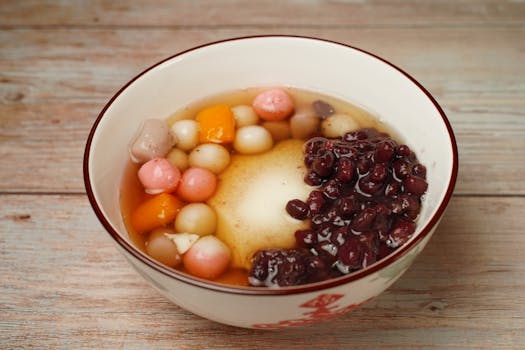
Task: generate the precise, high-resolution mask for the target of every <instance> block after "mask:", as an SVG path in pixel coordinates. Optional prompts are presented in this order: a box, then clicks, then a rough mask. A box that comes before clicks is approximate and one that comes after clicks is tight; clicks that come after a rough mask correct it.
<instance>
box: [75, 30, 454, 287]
mask: <svg viewBox="0 0 525 350" xmlns="http://www.w3.org/2000/svg"><path fill="white" fill-rule="evenodd" d="M261 38H263V39H264V38H289V39H306V40H314V41H321V42H323V43H329V44H335V45H340V46H343V47H345V48H349V49H352V50H356V51H359V52H361V53H363V54H365V55H367V56H369V57H371V58H373V59H376V60H379V61H381V62H383V63H385V64H387V65H389V66H390V67H392V68H394V69H395V70H397V71H398V72H399V73H401V74H402V75H404V76H405V77H406V78H408V79H409V80H410V81H411V82H412V83H413V84H414V85H416V86H417V87H418V88H419V89H420V90H421V91H422V92H423V93H424V94H425V95H426V96H427V98H428V99H429V100H430V101H431V102H432V104H433V105H434V107H435V108H436V110H437V111H438V112H439V114H440V116H441V118H442V119H443V123H444V125H445V126H446V129H447V132H448V136H449V138H450V145H451V148H452V173H451V177H450V179H449V182H448V185H447V190H446V193H445V196H444V198H443V200H442V201H441V203H440V204H439V206H438V208H437V210H436V211H435V213H434V215H433V216H432V217H431V218H430V220H429V221H428V223H427V224H426V225H425V226H424V227H423V228H422V229H421V231H420V233H419V235H418V236H417V237H415V239H413V240H410V241H409V242H407V243H406V244H404V245H402V246H401V247H400V248H398V249H397V250H395V251H394V252H392V253H391V254H390V255H388V256H387V257H385V258H383V259H382V260H379V261H378V262H376V263H374V264H372V265H370V266H368V267H366V268H364V269H361V270H358V271H356V272H353V273H350V274H347V275H344V276H340V277H337V278H333V279H329V280H326V281H322V282H317V283H311V284H305V285H298V286H291V287H280V288H261V287H243V286H232V285H227V284H219V283H214V282H210V281H207V280H204V279H201V278H198V277H193V276H191V275H189V274H186V273H183V272H180V271H177V270H175V269H171V268H169V267H167V266H165V265H163V264H161V263H158V262H157V261H155V260H154V259H152V258H150V257H149V256H148V255H146V254H145V253H143V252H141V251H140V250H139V249H138V248H136V247H135V246H134V245H133V244H131V243H129V242H127V241H126V240H125V239H123V238H122V237H121V236H120V234H119V233H118V232H116V230H114V229H113V227H112V225H111V224H110V223H109V221H108V220H107V219H106V218H105V216H104V214H103V212H102V210H101V208H100V206H99V204H98V203H97V201H96V199H95V195H94V193H93V188H92V186H91V178H90V174H89V159H90V153H91V144H92V141H93V137H94V135H95V133H96V131H97V128H98V125H99V124H100V122H101V120H102V118H104V115H105V113H106V111H107V110H108V108H109V107H110V106H111V105H112V104H113V102H114V101H115V100H116V99H117V98H118V97H119V96H120V94H121V93H122V92H124V91H125V90H126V89H127V88H128V87H129V86H130V85H131V84H133V83H134V82H135V81H136V80H138V79H139V78H140V77H142V76H143V75H145V74H146V73H148V72H149V71H150V70H152V69H154V68H156V67H157V66H159V65H161V64H163V63H164V62H167V61H169V60H172V59H173V58H175V57H178V56H181V55H184V54H186V53H188V52H192V51H195V50H198V49H201V48H204V47H207V46H212V45H217V44H221V43H226V42H232V41H241V40H251V39H261ZM83 174H84V186H85V189H86V193H87V196H88V199H89V202H90V204H91V207H92V208H93V210H94V212H95V214H96V216H97V218H98V220H99V221H100V223H101V224H102V226H104V228H105V229H106V231H107V232H108V233H109V235H110V236H111V237H112V238H113V239H114V240H115V242H116V243H117V244H119V245H120V247H122V248H124V250H125V251H126V252H127V253H129V254H131V255H132V256H134V257H135V258H136V259H138V260H139V261H141V262H142V263H144V264H146V265H147V266H148V267H150V268H152V269H154V270H156V271H157V272H160V273H162V274H164V275H166V276H167V277H170V278H174V279H175V280H178V281H180V282H183V283H187V284H189V285H192V286H195V287H199V288H204V289H208V290H211V291H216V292H222V293H228V294H241V295H265V296H269V295H292V294H301V293H309V292H316V291H321V290H324V289H328V288H332V287H336V286H340V285H343V284H346V283H349V282H352V281H356V280H358V279H361V278H363V277H365V276H368V275H371V274H373V273H374V272H376V271H378V270H380V269H382V268H384V267H385V266H388V265H390V264H391V263H393V262H394V261H396V260H398V259H400V258H401V257H402V256H404V255H405V253H407V252H408V251H409V250H410V249H411V248H412V247H414V246H416V245H417V244H418V243H419V242H420V241H421V240H423V239H424V238H425V237H426V236H427V235H429V233H430V232H432V228H433V227H434V226H435V225H436V224H437V223H438V221H439V220H440V218H441V216H442V215H443V213H444V211H445V209H446V207H447V205H448V203H449V201H450V199H451V197H452V193H453V191H454V187H455V184H456V180H457V174H458V149H457V143H456V138H455V136H454V132H453V130H452V127H451V125H450V122H449V120H448V118H447V116H446V115H445V113H444V112H443V110H442V109H441V107H440V106H439V104H438V103H437V101H436V100H435V99H434V97H433V96H432V95H431V94H430V93H429V92H428V91H427V90H426V89H425V88H424V87H423V86H422V85H421V84H420V83H419V82H418V81H417V80H416V79H415V78H413V77H412V76H411V75H410V74H408V73H407V72H405V71H404V70H402V69H401V68H399V67H397V66H395V65H394V64H392V63H391V62H389V61H387V60H385V59H384V58H382V57H379V56H377V55H375V54H373V53H370V52H368V51H366V50H363V49H360V48H357V47H354V46H351V45H348V44H344V43H341V42H338V41H333V40H328V39H322V38H317V37H312V36H301V35H282V34H271V35H250V36H241V37H233V38H228V39H222V40H217V41H213V42H209V43H206V44H202V45H198V46H195V47H192V48H189V49H186V50H183V51H180V52H178V53H176V54H174V55H172V56H169V57H167V58H165V59H163V60H161V61H159V62H157V63H155V64H153V65H151V66H150V67H148V68H146V69H145V70H143V71H142V72H140V73H139V74H137V75H136V76H135V77H134V78H132V79H131V80H130V81H128V82H127V83H126V84H125V85H124V86H123V87H122V88H120V89H119V90H118V91H117V93H115V94H114V95H113V97H112V98H111V99H110V100H109V102H107V104H106V105H105V106H104V108H103V109H102V111H101V112H100V113H99V114H98V116H97V119H96V120H95V122H94V123H93V126H92V128H91V130H90V132H89V135H88V138H87V141H86V146H85V150H84V159H83Z"/></svg>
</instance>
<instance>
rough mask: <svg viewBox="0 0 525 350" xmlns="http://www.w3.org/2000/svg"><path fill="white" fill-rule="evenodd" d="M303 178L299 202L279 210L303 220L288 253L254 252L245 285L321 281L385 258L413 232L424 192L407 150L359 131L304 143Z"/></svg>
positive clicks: (418, 167) (420, 171) (421, 170)
mask: <svg viewBox="0 0 525 350" xmlns="http://www.w3.org/2000/svg"><path fill="white" fill-rule="evenodd" d="M304 162H305V165H306V167H307V169H308V171H307V173H306V176H305V179H304V181H305V182H306V183H307V184H309V185H311V186H314V187H315V189H314V190H313V191H311V193H310V195H309V197H308V199H307V200H306V202H304V201H301V200H299V199H294V200H291V201H289V202H288V204H287V206H286V210H287V212H288V213H289V214H290V215H291V216H292V217H294V218H296V219H299V220H310V221H311V225H310V228H309V229H306V230H299V231H296V232H295V239H296V248H295V249H268V250H261V251H259V252H257V253H256V254H255V256H254V259H253V265H252V268H251V270H250V276H249V282H250V284H251V285H253V286H267V287H277V286H281V287H283V286H292V285H300V284H306V283H313V282H319V281H324V280H326V279H330V278H333V277H338V276H342V275H344V274H348V273H351V272H353V271H357V270H359V269H362V268H365V267H367V266H369V265H370V264H373V263H374V262H376V261H378V260H379V259H382V258H383V257H385V256H387V255H389V254H390V253H391V252H393V251H394V250H395V249H396V248H398V247H399V246H401V245H402V244H403V243H405V242H406V241H407V240H408V239H409V238H410V237H411V235H412V234H413V233H414V231H415V223H414V221H415V220H416V218H417V217H418V215H419V212H420V208H421V199H422V196H423V195H424V194H425V192H426V190H427V187H428V185H427V182H426V168H425V166H423V165H422V164H420V163H419V162H418V160H417V158H416V156H415V154H414V152H412V151H411V150H410V148H409V147H408V146H406V145H399V144H398V143H397V142H396V141H395V140H393V139H392V138H391V137H390V136H389V135H388V134H386V133H382V132H378V131H377V130H375V129H370V128H369V129H361V130H357V131H352V132H348V133H346V134H344V135H343V136H342V137H339V138H325V137H313V138H311V139H309V140H308V141H307V142H306V144H305V158H304Z"/></svg>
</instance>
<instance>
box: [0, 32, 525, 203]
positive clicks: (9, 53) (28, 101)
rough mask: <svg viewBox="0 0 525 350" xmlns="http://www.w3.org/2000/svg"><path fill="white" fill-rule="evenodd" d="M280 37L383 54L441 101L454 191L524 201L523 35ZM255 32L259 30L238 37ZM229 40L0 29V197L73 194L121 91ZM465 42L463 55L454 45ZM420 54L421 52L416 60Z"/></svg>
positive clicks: (211, 35) (202, 35) (210, 35)
mask: <svg viewBox="0 0 525 350" xmlns="http://www.w3.org/2000/svg"><path fill="white" fill-rule="evenodd" d="M287 32H288V33H291V34H306V35H319V36H321V37H324V38H329V39H333V40H339V41H342V42H348V43H351V44H353V45H356V46H358V47H362V48H364V49H366V50H370V51H372V52H376V53H378V54H380V55H383V56H384V57H386V58H388V59H390V60H391V61H392V62H394V63H395V64H397V65H399V66H400V67H402V68H404V69H406V70H407V71H409V72H410V73H411V74H413V75H414V76H415V77H416V78H417V79H419V80H420V81H421V82H422V83H423V85H425V86H426V87H427V88H428V89H429V90H430V91H431V92H432V93H433V94H434V95H435V97H436V98H437V100H438V101H439V102H440V103H441V104H442V106H443V108H444V110H445V112H446V113H447V115H448V117H449V119H450V120H451V122H452V126H453V127H454V130H455V132H456V134H457V138H458V144H459V151H460V179H459V181H458V185H457V192H456V193H458V194H472V193H483V194H493V193H497V194H525V182H523V176H522V174H523V173H524V172H525V118H524V115H525V113H524V111H525V83H524V81H523V76H525V65H523V64H522V62H524V61H525V41H523V40H521V39H522V38H523V36H524V35H525V29H521V28H517V29H516V28H512V29H507V30H496V29H492V28H491V29H479V30H477V31H475V32H474V31H471V30H467V29H448V28H447V29H435V28H431V29H420V30H418V31H417V33H415V32H414V31H412V30H407V29H396V30H392V29H388V30H385V29H376V30H373V31H371V30H360V29H344V30H343V29H320V30H301V31H298V30H292V29H289V30H288V31H287ZM79 33H81V35H79ZM255 33H260V31H258V30H253V29H250V30H247V31H246V32H245V34H255ZM236 34H238V33H236V32H235V31H232V30H215V31H213V32H212V31H208V30H148V31H142V30H111V31H109V30H93V31H87V32H86V31H80V32H79V31H77V30H62V29H57V30H55V29H53V30H49V29H48V30H39V31H37V32H35V31H32V30H8V31H1V32H0V72H1V73H0V99H1V101H3V102H2V103H0V117H1V118H2V123H1V124H0V141H1V142H2V148H1V149H0V157H2V161H3V162H4V164H6V165H7V166H9V167H10V169H12V170H11V171H10V172H0V191H4V192H24V191H29V192H50V191H60V192H77V193H78V192H83V190H84V189H83V184H82V177H81V162H82V153H83V147H84V143H85V139H86V138H87V134H88V133H89V129H90V127H91V124H92V123H93V121H94V120H95V118H96V116H97V114H98V113H99V111H100V110H101V109H102V107H103V106H104V104H105V102H106V101H107V100H109V98H110V97H111V96H112V95H113V94H114V93H115V92H116V91H117V90H118V89H119V88H120V86H122V85H123V84H125V82H126V81H127V80H129V79H131V78H132V77H133V76H134V75H136V74H138V73H139V72H140V71H141V70H143V69H144V68H146V67H147V66H148V65H151V64H153V63H154V62H156V61H158V60H160V59H162V58H164V57H167V56H169V55H171V54H173V53H175V52H178V51H180V50H183V49H187V48H189V47H191V46H193V45H196V44H198V43H204V42H208V41H212V40H217V39H222V38H227V37H232V36H235V35H236ZM392 37H396V38H397V39H396V40H399V41H402V42H403V43H404V45H403V47H402V48H401V47H400V46H399V45H397V41H395V42H393V41H392V40H391V38H392ZM467 42H468V43H469V51H468V52H465V51H464V50H462V47H463V46H464V44H465V43H467ZM487 42H492V43H494V45H495V47H489V46H487V45H486V43H487ZM444 45H446V47H447V50H446V51H444V50H443V46H444ZM420 47H425V52H424V53H422V52H419V49H418V48H420ZM502 146H504V147H502ZM489 164H490V166H489ZM511 169H512V170H511ZM13 175H15V176H13ZM480 179H483V181H480Z"/></svg>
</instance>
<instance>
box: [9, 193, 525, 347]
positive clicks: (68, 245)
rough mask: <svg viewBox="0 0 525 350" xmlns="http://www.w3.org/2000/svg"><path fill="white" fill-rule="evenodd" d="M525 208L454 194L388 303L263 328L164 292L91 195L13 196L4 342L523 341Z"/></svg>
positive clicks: (523, 201)
mask: <svg viewBox="0 0 525 350" xmlns="http://www.w3.org/2000/svg"><path fill="white" fill-rule="evenodd" d="M524 206H525V198H521V197H519V198H516V197H515V198H492V197H489V198H484V197H481V198H480V197H473V198H470V197H457V198H454V199H453V200H452V202H451V205H450V207H449V209H448V211H447V213H446V214H445V217H444V219H443V222H442V224H441V226H440V227H439V228H438V230H437V231H436V233H435V235H434V237H433V238H432V240H431V241H430V243H429V245H428V246H427V247H426V248H425V250H424V251H423V253H422V254H421V255H420V257H418V259H417V260H416V261H415V263H414V265H413V266H412V267H411V268H410V270H409V271H408V272H407V273H406V274H405V275H404V276H403V277H402V278H401V279H400V280H399V281H398V282H397V283H396V284H394V286H392V287H391V288H390V289H389V290H388V291H387V292H385V293H384V294H382V295H381V296H380V297H378V298H377V299H376V300H374V301H372V302H370V303H369V304H366V305H365V306H364V307H363V308H361V309H358V310H356V311H354V312H352V313H350V314H347V315H344V316H343V317H340V318H338V319H336V320H334V321H331V322H328V323H325V324H321V325H318V326H315V327H309V328H305V329H295V330H288V331H279V332H260V331H249V330H242V329H236V328H233V327H226V326H221V325H218V324H216V323H213V322H210V321H206V320H204V319H201V318H200V317H198V316H194V315H192V314H190V313H189V312H187V311H184V310H182V309H180V308H178V307H177V306H174V305H173V304H171V303H170V302H169V301H167V300H165V299H164V298H163V297H161V296H160V295H159V294H158V293H157V292H156V291H155V290H153V289H152V288H151V287H149V286H148V285H147V283H146V282H145V281H144V280H143V279H142V278H141V277H140V276H139V275H137V274H136V273H134V272H133V270H132V269H131V267H130V266H129V265H128V264H127V263H126V261H125V259H124V258H123V257H122V256H121V255H120V254H119V253H118V252H117V251H116V249H115V247H114V245H113V242H112V240H111V238H109V236H108V235H107V234H106V233H105V232H104V231H103V229H102V227H101V226H100V225H99V224H98V222H97V221H96V219H95V218H94V216H93V215H92V213H91V210H90V208H89V204H88V202H87V199H86V197H85V196H84V195H48V196H40V195H3V196H1V197H0V211H1V213H2V214H1V216H0V230H1V232H2V233H3V234H2V236H1V238H0V242H1V244H2V250H1V260H2V264H1V265H0V274H1V276H2V287H3V288H2V289H3V290H2V293H1V294H0V308H1V315H2V317H1V318H0V329H2V332H0V344H3V345H4V346H2V348H6V347H8V348H11V347H13V348H16V346H19V347H21V348H29V347H32V346H34V347H37V348H57V347H60V348H71V349H73V348H75V349H80V348H92V349H93V348H102V347H104V348H111V349H116V348H126V349H128V348H129V349H135V348H137V349H138V348H156V349H160V348H171V347H174V348H182V349H185V348H193V349H217V348H225V349H260V348H266V347H267V346H268V345H269V344H270V343H271V346H272V348H275V349H305V348H312V349H329V348H330V349H331V348H334V349H336V348H341V349H343V348H345V349H346V348H363V349H366V348H384V349H390V348H405V349H406V348H418V349H421V348H432V347H437V348H442V349H451V348H472V349H479V348H482V347H485V348H487V349H496V348H498V349H519V348H520V347H521V348H522V347H523V346H525V337H524V335H523V329H525V293H524V292H523V291H524V290H525V279H524V278H523V276H524V275H525V264H524V260H525V258H524V257H523V255H522V254H521V250H522V249H523V248H524V247H523V246H524V245H523V219H522V218H521V217H522V212H523V207H524ZM6 233H8V234H7V235H6ZM512 247H515V249H512ZM514 250H517V251H514ZM305 338H308V345H306V344H305V343H304V339H305Z"/></svg>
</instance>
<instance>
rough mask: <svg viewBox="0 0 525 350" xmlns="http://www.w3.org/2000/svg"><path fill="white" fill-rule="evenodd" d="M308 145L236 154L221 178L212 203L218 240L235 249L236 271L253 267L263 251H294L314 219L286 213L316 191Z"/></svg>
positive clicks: (287, 144) (294, 142) (297, 143)
mask: <svg viewBox="0 0 525 350" xmlns="http://www.w3.org/2000/svg"><path fill="white" fill-rule="evenodd" d="M303 143H304V142H303V141H301V140H286V141H283V142H280V143H278V144H277V145H276V146H275V147H274V148H272V149H271V150H270V151H268V152H266V153H263V154H259V155H249V156H246V155H234V156H232V160H231V163H230V165H229V167H228V168H227V169H226V170H225V171H223V172H222V173H221V174H220V175H219V185H218V188H217V191H216V193H215V195H214V196H213V197H212V198H211V199H210V200H209V201H208V204H209V205H210V206H211V207H212V208H213V209H215V212H216V213H217V219H218V221H217V232H216V236H217V237H218V238H219V239H221V240H222V241H223V242H224V243H226V244H227V245H228V246H229V247H230V249H231V251H232V267H236V268H245V269H249V268H250V266H251V258H252V256H253V254H254V253H255V252H256V251H257V250H260V249H267V248H292V247H294V246H295V235H294V234H295V231H296V230H299V229H305V228H307V227H308V226H309V221H308V220H305V221H300V220H296V219H294V218H292V217H291V216H290V215H289V214H288V213H287V212H286V204H287V203H288V201H289V200H291V199H301V200H303V201H304V200H306V199H307V198H308V195H309V193H310V191H311V190H312V188H311V187H310V186H308V185H307V184H306V183H305V182H304V180H303V178H304V175H305V174H306V167H305V166H304V162H303V158H304V154H303Z"/></svg>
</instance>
